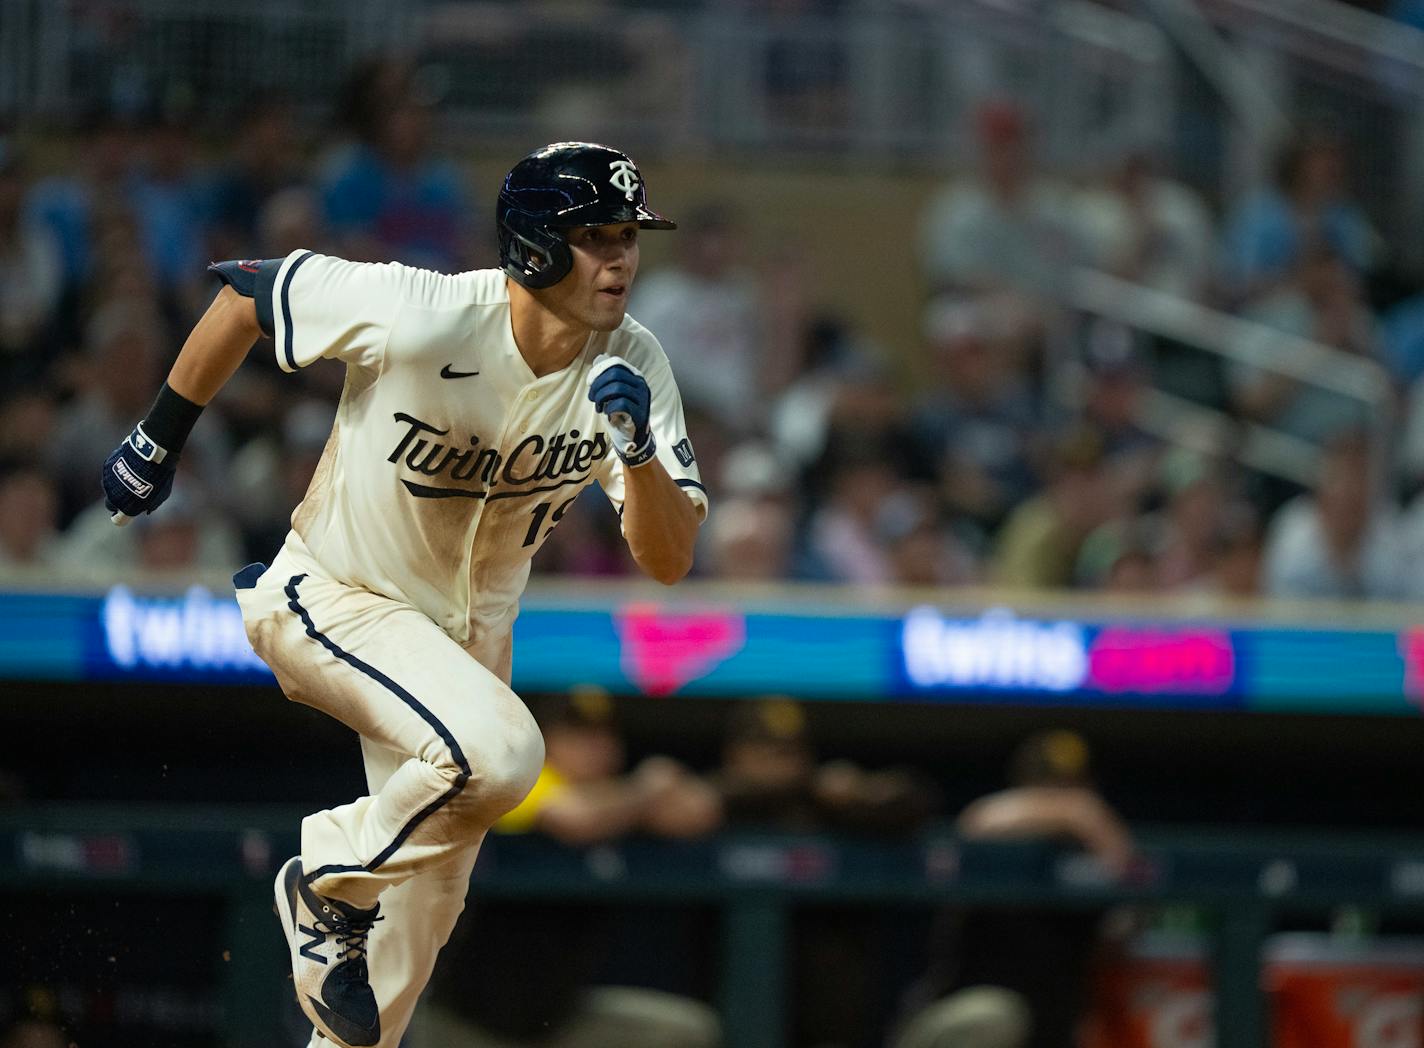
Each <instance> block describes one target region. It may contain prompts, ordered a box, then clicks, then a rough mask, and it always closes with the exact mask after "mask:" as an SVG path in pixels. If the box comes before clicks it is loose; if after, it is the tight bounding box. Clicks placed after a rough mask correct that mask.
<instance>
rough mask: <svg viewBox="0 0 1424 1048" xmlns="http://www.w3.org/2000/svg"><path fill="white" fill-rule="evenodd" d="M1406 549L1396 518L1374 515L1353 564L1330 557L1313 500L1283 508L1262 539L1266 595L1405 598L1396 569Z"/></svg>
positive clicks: (1403, 579)
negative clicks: (1264, 545) (1263, 541)
mask: <svg viewBox="0 0 1424 1048" xmlns="http://www.w3.org/2000/svg"><path fill="white" fill-rule="evenodd" d="M1404 553H1405V547H1404V542H1403V535H1402V533H1401V529H1400V527H1399V522H1398V518H1397V517H1396V515H1395V514H1394V513H1392V512H1389V511H1387V510H1384V509H1378V510H1377V511H1376V512H1374V513H1373V514H1371V515H1370V519H1369V522H1368V523H1367V524H1366V525H1365V527H1364V530H1363V534H1362V535H1361V537H1360V540H1359V542H1358V544H1357V546H1356V548H1355V551H1354V555H1353V563H1352V564H1342V563H1341V562H1340V560H1339V559H1338V558H1335V557H1332V556H1331V553H1330V548H1329V545H1328V543H1327V540H1326V533H1325V527H1324V523H1323V520H1322V517H1321V514H1320V509H1319V506H1318V504H1317V502H1316V500H1315V499H1314V498H1313V497H1311V496H1308V495H1302V496H1300V497H1299V498H1296V499H1294V500H1292V501H1291V502H1288V503H1287V504H1286V505H1285V506H1283V507H1282V508H1281V509H1280V510H1279V511H1278V512H1277V513H1276V516H1275V518H1274V519H1273V520H1272V521H1271V525H1270V528H1269V530H1268V531H1267V534H1266V555H1265V561H1266V565H1265V576H1266V579H1265V582H1266V592H1267V594H1269V595H1270V596H1273V597H1326V598H1373V599H1382V600H1399V599H1404V598H1405V597H1407V596H1409V590H1410V588H1411V587H1410V584H1409V578H1408V576H1407V574H1406V573H1405V572H1404V571H1401V565H1402V564H1403V563H1404V561H1403V557H1404Z"/></svg>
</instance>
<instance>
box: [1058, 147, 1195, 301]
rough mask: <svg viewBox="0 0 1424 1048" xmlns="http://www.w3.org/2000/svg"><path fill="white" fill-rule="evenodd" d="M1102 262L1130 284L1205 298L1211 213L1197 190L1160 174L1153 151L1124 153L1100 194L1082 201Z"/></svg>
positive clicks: (1081, 215)
mask: <svg viewBox="0 0 1424 1048" xmlns="http://www.w3.org/2000/svg"><path fill="white" fill-rule="evenodd" d="M1076 211H1077V214H1078V222H1079V228H1080V230H1081V231H1082V233H1083V235H1084V237H1085V239H1086V240H1087V242H1088V243H1090V244H1091V245H1092V254H1093V257H1094V259H1095V261H1096V264H1097V265H1098V266H1099V267H1100V268H1102V269H1105V270H1107V271H1108V272H1110V273H1112V274H1114V275H1115V276H1120V277H1122V278H1123V279H1125V280H1130V281H1132V282H1133V283H1136V284H1143V285H1145V286H1147V287H1150V288H1152V289H1153V290H1156V291H1162V292H1166V293H1167V294H1169V295H1176V296H1177V297H1179V298H1186V299H1193V300H1200V299H1202V298H1204V297H1205V296H1206V292H1207V290H1208V286H1209V284H1210V280H1211V262H1212V257H1211V256H1212V246H1213V242H1214V230H1213V228H1212V221H1211V213H1210V211H1208V210H1207V206H1206V204H1205V202H1204V201H1203V200H1202V199H1201V197H1199V196H1198V195H1197V194H1196V193H1195V192H1193V191H1192V190H1191V189H1189V188H1188V187H1187V186H1185V185H1183V184H1182V183H1181V182H1177V181H1175V180H1173V179H1170V178H1167V177H1165V176H1164V175H1163V174H1162V173H1161V172H1160V170H1159V169H1158V163H1157V158H1156V155H1155V152H1154V151H1153V150H1151V149H1148V148H1137V149H1131V150H1128V151H1126V152H1124V153H1123V154H1122V156H1121V158H1120V159H1119V160H1118V162H1117V164H1116V166H1115V168H1114V169H1113V170H1112V171H1111V172H1110V173H1109V175H1108V178H1107V179H1106V180H1105V181H1104V183H1103V185H1102V186H1101V188H1100V189H1097V190H1093V191H1089V192H1087V193H1084V194H1082V195H1081V196H1080V198H1079V200H1078V201H1077V205H1076Z"/></svg>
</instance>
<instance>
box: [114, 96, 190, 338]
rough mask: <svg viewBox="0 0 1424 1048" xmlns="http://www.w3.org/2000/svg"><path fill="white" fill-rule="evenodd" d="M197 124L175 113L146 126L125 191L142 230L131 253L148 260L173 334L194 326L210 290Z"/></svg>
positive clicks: (129, 246) (162, 116) (187, 116)
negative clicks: (198, 160)
mask: <svg viewBox="0 0 1424 1048" xmlns="http://www.w3.org/2000/svg"><path fill="white" fill-rule="evenodd" d="M193 121H194V117H193V115H192V114H191V113H187V112H178V111H170V112H164V113H161V114H159V115H156V116H155V117H153V118H152V119H151V120H150V121H149V122H148V123H147V125H146V127H145V128H144V131H143V137H142V140H141V145H140V153H139V155H140V158H141V160H140V164H139V166H138V168H137V170H136V171H135V172H134V173H133V176H132V179H131V181H130V183H129V185H128V187H127V189H126V192H125V199H126V201H127V203H128V204H129V206H130V207H131V208H132V210H133V215H134V218H135V219H136V220H137V225H138V242H137V244H133V243H130V244H129V245H128V250H129V251H130V252H132V251H133V250H134V248H135V247H137V249H138V250H140V251H142V252H143V253H144V255H145V256H146V257H147V259H148V263H149V266H150V268H151V269H152V272H153V275H154V277H155V278H156V279H157V281H158V288H159V292H160V302H161V304H162V306H163V309H164V313H165V318H166V319H167V320H168V322H169V324H170V325H171V326H172V327H173V328H174V329H186V328H187V327H188V326H189V324H190V323H191V318H192V317H193V316H195V315H197V313H198V311H199V309H200V308H201V306H202V305H203V304H205V303H204V302H203V299H202V295H203V290H204V288H205V287H206V286H207V274H206V273H205V272H204V267H205V266H206V265H207V263H208V261H209V258H208V255H207V246H206V242H205V233H206V228H207V218H208V206H207V200H206V192H205V183H206V178H205V177H204V176H203V175H202V173H201V172H200V171H199V169H198V166H197V162H196V159H195V154H196V146H195V143H194V134H193Z"/></svg>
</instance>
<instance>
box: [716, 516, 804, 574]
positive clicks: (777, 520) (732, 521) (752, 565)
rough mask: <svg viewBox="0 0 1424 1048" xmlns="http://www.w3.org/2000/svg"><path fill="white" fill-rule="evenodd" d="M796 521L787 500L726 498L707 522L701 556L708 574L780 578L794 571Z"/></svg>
mask: <svg viewBox="0 0 1424 1048" xmlns="http://www.w3.org/2000/svg"><path fill="white" fill-rule="evenodd" d="M793 534H794V522H793V521H792V519H791V513H790V510H789V508H788V507H787V505H786V504H785V503H781V502H773V501H764V500H759V499H749V498H731V499H723V500H722V501H720V502H719V504H718V506H717V516H716V518H714V519H709V520H708V522H707V533H706V535H705V537H704V542H703V547H704V549H705V551H706V554H705V556H701V557H699V560H700V561H701V565H700V567H701V569H702V570H703V571H704V572H705V574H706V576H707V577H708V578H712V579H716V580H718V581H734V582H777V581H780V580H782V579H787V578H790V577H791V575H792V572H793V562H792V550H793V541H792V540H793Z"/></svg>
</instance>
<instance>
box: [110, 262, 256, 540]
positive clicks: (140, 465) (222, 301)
mask: <svg viewBox="0 0 1424 1048" xmlns="http://www.w3.org/2000/svg"><path fill="white" fill-rule="evenodd" d="M261 334H262V329H261V327H260V325H259V323H258V318H257V306H256V304H255V303H254V301H253V299H252V298H250V297H244V296H243V295H241V294H239V293H238V292H237V291H234V290H233V288H232V287H231V286H226V287H224V288H223V289H222V291H220V292H219V293H218V296H217V298H215V299H213V302H212V304H211V305H210V306H209V307H208V309H207V312H205V313H204V314H203V316H202V318H201V319H200V320H199V321H198V323H197V324H196V325H195V326H194V328H193V330H192V332H191V333H190V334H189V335H188V338H187V340H186V341H185V342H184V343H183V348H182V350H181V351H180V352H179V354H178V359H177V360H176V361H174V363H173V367H172V369H171V370H170V371H169V373H168V380H167V381H166V382H164V384H163V386H162V388H160V389H159V391H158V396H157V397H156V398H155V399H154V402H153V406H152V407H151V408H150V409H149V411H148V414H147V415H146V416H145V417H144V418H143V419H142V420H141V421H140V422H139V423H138V425H136V426H135V427H134V429H133V432H132V433H130V434H129V436H128V437H127V438H126V439H125V440H124V442H123V443H122V444H120V445H119V446H118V448H116V449H115V450H114V452H113V454H111V455H110V456H109V458H108V459H107V460H106V461H105V463H104V470H103V474H102V482H103V487H104V504H105V506H106V507H107V508H108V510H109V512H110V513H111V514H113V518H114V522H115V523H117V524H126V523H128V521H129V520H130V519H132V518H133V517H135V516H137V515H138V514H140V513H152V512H153V511H154V510H155V509H157V508H158V507H159V506H160V505H162V504H163V501H164V500H165V499H167V498H168V494H169V492H171V491H172V490H173V475H174V472H175V471H176V470H177V467H178V456H179V454H180V453H181V452H182V450H183V445H184V443H185V442H186V441H187V439H188V434H189V433H190V432H192V429H193V426H194V425H195V424H196V423H197V421H198V416H199V415H200V414H201V413H202V410H203V407H204V406H205V405H206V404H207V403H208V401H210V400H212V398H213V397H214V395H216V393H217V391H218V390H219V389H221V388H222V387H223V385H224V384H225V383H226V382H227V380H228V379H230V378H231V377H232V375H233V372H235V371H236V370H237V369H238V367H239V365H241V363H242V361H243V359H244V358H245V357H246V356H247V353H248V350H250V349H251V348H252V345H253V343H254V342H256V341H257V339H258V337H259V336H260V335H261Z"/></svg>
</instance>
